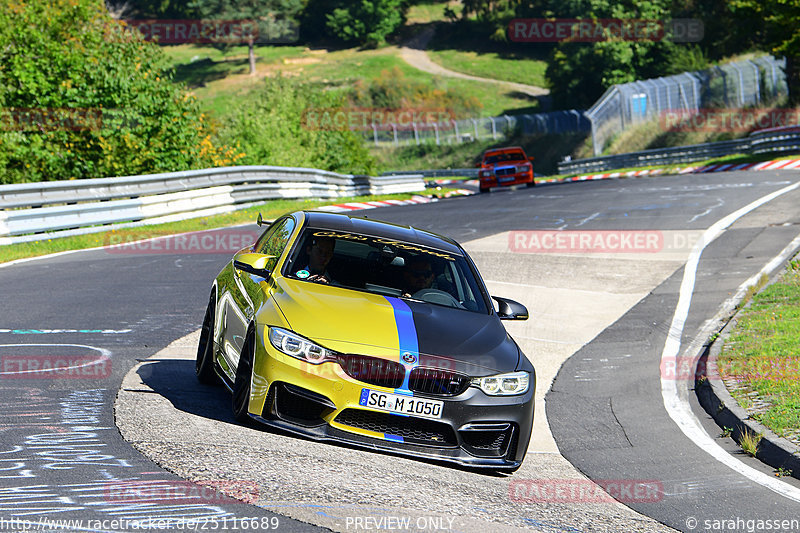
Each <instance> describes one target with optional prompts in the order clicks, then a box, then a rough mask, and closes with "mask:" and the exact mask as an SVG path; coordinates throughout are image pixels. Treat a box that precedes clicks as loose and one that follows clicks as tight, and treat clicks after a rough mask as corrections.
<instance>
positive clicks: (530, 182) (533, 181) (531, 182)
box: [525, 180, 536, 187]
mask: <svg viewBox="0 0 800 533" xmlns="http://www.w3.org/2000/svg"><path fill="white" fill-rule="evenodd" d="M525 186H526V187H536V180H531V181H529V182H528V183H526V184H525Z"/></svg>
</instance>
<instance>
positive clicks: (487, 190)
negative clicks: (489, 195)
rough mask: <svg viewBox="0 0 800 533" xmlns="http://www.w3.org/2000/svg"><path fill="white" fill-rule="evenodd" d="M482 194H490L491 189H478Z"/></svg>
mask: <svg viewBox="0 0 800 533" xmlns="http://www.w3.org/2000/svg"><path fill="white" fill-rule="evenodd" d="M478 190H479V191H480V192H481V193H485V192H489V191H491V189H490V188H489V187H480V188H479V189H478Z"/></svg>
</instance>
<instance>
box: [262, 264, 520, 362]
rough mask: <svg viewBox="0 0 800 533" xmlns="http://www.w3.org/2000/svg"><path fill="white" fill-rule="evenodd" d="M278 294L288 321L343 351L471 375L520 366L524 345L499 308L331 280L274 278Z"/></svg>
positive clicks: (296, 328)
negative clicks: (468, 306) (438, 301)
mask: <svg viewBox="0 0 800 533" xmlns="http://www.w3.org/2000/svg"><path fill="white" fill-rule="evenodd" d="M273 297H274V300H275V302H276V304H277V305H278V307H279V308H280V309H281V312H282V313H283V315H284V317H285V318H286V321H287V323H288V325H289V327H290V328H291V329H292V330H293V331H295V332H296V333H299V334H300V335H303V336H304V337H307V338H309V339H311V340H313V341H315V342H318V343H319V344H321V345H323V346H325V347H326V348H329V349H331V350H335V351H338V352H342V353H357V354H365V355H373V356H377V357H382V358H386V359H391V360H394V361H400V357H401V354H404V353H406V352H410V353H411V354H412V355H414V356H417V358H418V361H419V364H420V365H421V366H426V367H433V368H445V369H449V370H454V371H457V372H462V373H465V374H467V375H471V376H484V375H490V374H493V373H499V372H511V371H514V370H516V368H517V364H518V362H519V357H520V352H519V348H518V347H517V345H516V343H515V342H514V341H513V340H512V339H511V337H509V335H508V333H506V330H505V328H504V327H503V324H502V323H501V322H500V320H499V319H498V318H497V316H496V315H495V314H491V315H489V314H482V313H475V312H472V311H465V310H462V309H453V308H449V307H444V306H439V305H435V304H428V303H422V302H417V301H412V300H402V299H400V298H395V297H390V296H381V295H377V294H370V293H366V292H361V291H354V290H349V289H343V288H339V287H332V286H327V285H321V284H315V283H309V282H304V281H296V280H292V279H287V278H278V279H277V280H276V286H275V291H274V293H273Z"/></svg>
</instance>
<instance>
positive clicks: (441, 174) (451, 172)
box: [381, 168, 480, 178]
mask: <svg viewBox="0 0 800 533" xmlns="http://www.w3.org/2000/svg"><path fill="white" fill-rule="evenodd" d="M479 170H480V169H478V168H452V169H451V168H448V169H443V170H437V169H430V170H409V171H408V172H406V171H403V170H392V171H390V172H384V173H382V174H381V176H413V175H415V174H419V175H422V176H424V177H426V178H477V177H478V171H479Z"/></svg>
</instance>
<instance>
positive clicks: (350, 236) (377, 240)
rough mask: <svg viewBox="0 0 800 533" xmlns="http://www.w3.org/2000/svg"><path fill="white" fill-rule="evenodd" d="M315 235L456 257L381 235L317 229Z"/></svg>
mask: <svg viewBox="0 0 800 533" xmlns="http://www.w3.org/2000/svg"><path fill="white" fill-rule="evenodd" d="M313 235H314V237H330V238H332V239H346V240H349V241H359V242H371V243H375V244H387V245H389V246H395V247H397V248H400V249H401V250H408V251H412V252H419V253H423V254H428V255H432V256H434V257H441V258H443V259H447V260H448V261H455V258H454V257H453V256H452V255H451V254H447V253H444V252H436V251H433V250H430V249H428V248H423V247H421V246H416V245H414V244H410V243H407V242H403V241H395V240H392V239H382V238H380V237H368V236H366V235H355V234H353V233H338V232H335V231H327V230H325V231H315V232H314V233H313Z"/></svg>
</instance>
